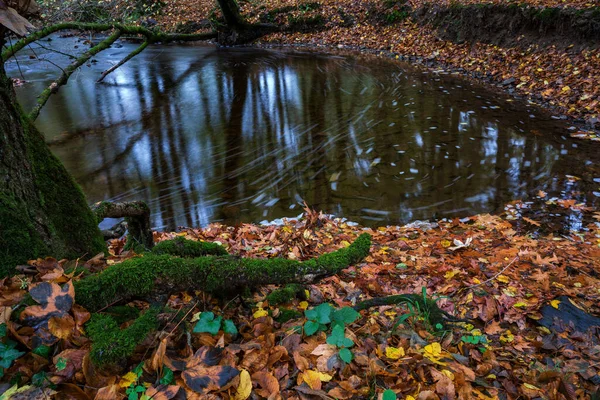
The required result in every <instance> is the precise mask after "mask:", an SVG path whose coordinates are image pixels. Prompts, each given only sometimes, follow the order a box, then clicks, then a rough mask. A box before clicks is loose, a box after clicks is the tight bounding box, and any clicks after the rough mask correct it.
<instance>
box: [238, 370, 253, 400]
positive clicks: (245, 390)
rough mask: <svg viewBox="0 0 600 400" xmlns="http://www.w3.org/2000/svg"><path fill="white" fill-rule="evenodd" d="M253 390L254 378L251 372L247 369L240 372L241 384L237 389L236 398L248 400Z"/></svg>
mask: <svg viewBox="0 0 600 400" xmlns="http://www.w3.org/2000/svg"><path fill="white" fill-rule="evenodd" d="M251 392H252V379H250V374H249V373H248V371H246V370H245V369H243V370H242V372H241V373H240V384H239V386H238V388H237V390H236V391H235V397H234V399H235V400H246V399H247V398H248V397H250V393H251Z"/></svg>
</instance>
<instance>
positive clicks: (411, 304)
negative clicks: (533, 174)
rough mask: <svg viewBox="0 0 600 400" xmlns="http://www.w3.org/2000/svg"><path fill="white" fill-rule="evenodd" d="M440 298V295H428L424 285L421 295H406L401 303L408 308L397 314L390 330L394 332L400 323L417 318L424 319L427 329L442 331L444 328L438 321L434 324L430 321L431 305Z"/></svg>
mask: <svg viewBox="0 0 600 400" xmlns="http://www.w3.org/2000/svg"><path fill="white" fill-rule="evenodd" d="M419 297H420V298H419ZM440 298H442V297H440V296H432V297H428V296H427V289H426V288H425V287H423V288H422V289H421V296H417V295H410V296H406V298H405V299H404V300H402V301H401V303H404V304H406V307H407V308H408V312H407V313H404V314H402V315H400V316H398V318H397V319H396V321H395V322H394V325H393V326H392V332H394V331H395V330H396V329H397V328H398V326H399V325H401V324H403V323H404V322H407V321H409V320H410V321H417V320H419V321H424V322H425V324H426V325H427V329H428V330H430V331H433V332H443V331H444V329H445V328H444V326H443V325H442V324H441V323H440V322H436V323H435V324H433V323H432V322H431V320H432V318H431V312H432V307H434V305H435V303H436V302H437V300H439V299H440Z"/></svg>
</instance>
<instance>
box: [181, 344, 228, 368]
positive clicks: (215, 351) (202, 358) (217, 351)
mask: <svg viewBox="0 0 600 400" xmlns="http://www.w3.org/2000/svg"><path fill="white" fill-rule="evenodd" d="M222 357H223V349H222V348H219V347H212V346H202V347H200V348H199V349H198V350H197V351H196V352H195V353H194V355H193V356H192V358H191V359H190V360H189V361H188V362H187V365H186V368H188V369H189V368H193V367H195V366H198V365H204V366H208V367H212V366H214V365H217V364H219V362H221V358H222Z"/></svg>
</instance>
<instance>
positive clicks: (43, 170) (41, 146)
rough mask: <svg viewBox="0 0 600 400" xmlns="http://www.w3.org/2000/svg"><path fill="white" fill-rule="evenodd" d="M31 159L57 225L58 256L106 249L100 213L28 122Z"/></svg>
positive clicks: (46, 207) (44, 203)
mask: <svg viewBox="0 0 600 400" xmlns="http://www.w3.org/2000/svg"><path fill="white" fill-rule="evenodd" d="M24 128H25V131H26V132H27V139H28V142H29V143H28V147H29V151H30V159H31V160H32V162H33V167H34V174H35V178H36V185H37V188H38V191H39V193H40V198H41V199H42V206H43V208H44V211H45V214H46V215H47V216H48V218H49V220H50V222H51V224H52V229H53V232H52V233H53V235H54V237H53V239H55V240H54V241H55V243H56V244H55V246H54V247H55V248H54V249H52V250H53V251H52V252H51V253H48V254H40V255H44V256H45V255H49V254H51V255H53V256H54V257H56V258H77V257H81V256H83V255H86V254H87V255H88V256H95V255H96V254H98V253H100V252H103V251H105V250H106V244H105V243H104V239H103V237H102V234H101V233H100V230H99V229H98V224H97V221H96V217H95V216H94V214H93V213H92V211H91V210H90V208H89V207H88V204H87V202H86V200H85V196H84V194H83V192H82V191H81V188H80V187H79V185H77V183H75V181H74V180H73V178H72V177H71V176H70V175H69V173H68V172H67V170H66V169H65V167H64V166H63V165H62V163H61V162H60V161H59V160H58V159H57V158H56V157H55V156H54V155H53V154H52V153H51V152H50V149H48V146H47V145H46V143H45V141H44V138H43V137H42V135H41V134H40V133H39V132H38V130H37V129H36V128H35V127H33V125H31V124H30V123H29V122H26V125H25V127H24Z"/></svg>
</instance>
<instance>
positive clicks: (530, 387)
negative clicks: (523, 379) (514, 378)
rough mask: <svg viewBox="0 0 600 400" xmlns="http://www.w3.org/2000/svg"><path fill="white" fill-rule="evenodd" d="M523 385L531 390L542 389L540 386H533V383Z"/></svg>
mask: <svg viewBox="0 0 600 400" xmlns="http://www.w3.org/2000/svg"><path fill="white" fill-rule="evenodd" d="M523 386H525V387H526V388H527V389H531V390H540V388H539V387H537V386H533V385H532V384H531V383H524V384H523Z"/></svg>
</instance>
